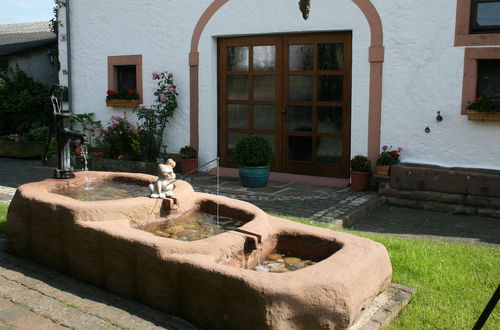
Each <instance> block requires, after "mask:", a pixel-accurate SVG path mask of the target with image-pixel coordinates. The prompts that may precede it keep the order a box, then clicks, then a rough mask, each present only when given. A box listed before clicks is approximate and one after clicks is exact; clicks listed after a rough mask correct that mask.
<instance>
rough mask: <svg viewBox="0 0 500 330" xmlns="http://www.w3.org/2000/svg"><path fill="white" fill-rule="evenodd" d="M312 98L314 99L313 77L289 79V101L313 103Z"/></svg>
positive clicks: (292, 77) (293, 77)
mask: <svg viewBox="0 0 500 330" xmlns="http://www.w3.org/2000/svg"><path fill="white" fill-rule="evenodd" d="M312 98H313V86H312V76H289V77H288V100H289V101H312Z"/></svg>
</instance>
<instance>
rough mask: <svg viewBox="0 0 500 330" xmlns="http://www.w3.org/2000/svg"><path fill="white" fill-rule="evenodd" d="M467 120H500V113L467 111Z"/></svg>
mask: <svg viewBox="0 0 500 330" xmlns="http://www.w3.org/2000/svg"><path fill="white" fill-rule="evenodd" d="M467 118H468V119H469V120H500V112H484V111H483V112H481V111H477V110H467Z"/></svg>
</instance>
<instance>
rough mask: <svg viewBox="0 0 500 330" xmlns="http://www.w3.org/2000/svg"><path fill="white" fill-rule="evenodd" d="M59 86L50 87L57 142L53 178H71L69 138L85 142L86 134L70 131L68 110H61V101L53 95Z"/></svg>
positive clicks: (72, 174) (58, 90)
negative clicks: (55, 166) (55, 165)
mask: <svg viewBox="0 0 500 330" xmlns="http://www.w3.org/2000/svg"><path fill="white" fill-rule="evenodd" d="M60 90H61V87H60V86H54V87H52V95H51V96H50V99H51V101H52V107H53V108H54V112H53V115H54V125H55V133H56V142H57V168H56V169H55V170H54V178H56V179H71V178H74V177H75V174H74V173H73V167H72V166H71V153H70V143H71V140H80V142H81V143H82V144H85V143H87V136H86V135H85V134H84V133H82V132H76V131H72V130H71V129H70V128H69V126H70V123H69V117H70V116H71V113H70V112H69V111H63V110H62V101H61V98H60V97H57V96H56V95H55V93H56V92H60Z"/></svg>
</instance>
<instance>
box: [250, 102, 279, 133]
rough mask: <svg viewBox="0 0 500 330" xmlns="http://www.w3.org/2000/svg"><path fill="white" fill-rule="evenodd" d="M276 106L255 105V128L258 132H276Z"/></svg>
mask: <svg viewBox="0 0 500 330" xmlns="http://www.w3.org/2000/svg"><path fill="white" fill-rule="evenodd" d="M274 112H275V106H274V104H254V106H253V128H254V129H258V130H274V129H275V123H274Z"/></svg>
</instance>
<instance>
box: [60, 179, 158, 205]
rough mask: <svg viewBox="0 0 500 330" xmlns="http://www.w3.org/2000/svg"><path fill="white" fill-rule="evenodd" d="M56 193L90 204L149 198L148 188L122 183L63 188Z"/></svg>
mask: <svg viewBox="0 0 500 330" xmlns="http://www.w3.org/2000/svg"><path fill="white" fill-rule="evenodd" d="M56 193H58V194H60V195H64V196H67V197H71V198H74V199H77V200H80V201H88V202H90V201H105V200H113V199H122V198H132V197H143V196H148V188H147V187H142V186H138V185H134V184H127V183H122V182H106V183H103V184H99V185H90V186H78V187H63V188H60V189H59V190H57V191H56Z"/></svg>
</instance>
